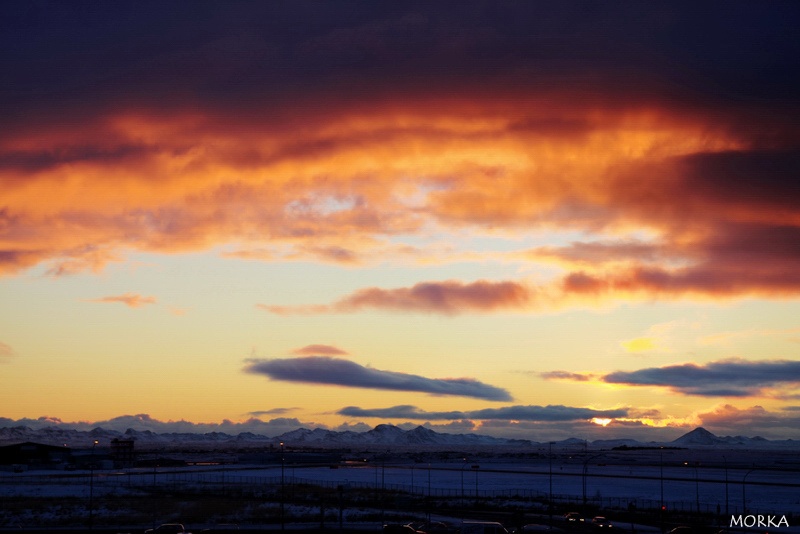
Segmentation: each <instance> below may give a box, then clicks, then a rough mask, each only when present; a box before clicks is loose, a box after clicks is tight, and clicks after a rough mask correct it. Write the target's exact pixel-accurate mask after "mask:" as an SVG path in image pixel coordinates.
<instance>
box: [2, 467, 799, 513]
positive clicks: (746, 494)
mask: <svg viewBox="0 0 800 534" xmlns="http://www.w3.org/2000/svg"><path fill="white" fill-rule="evenodd" d="M671 454H672V456H675V455H677V454H678V453H677V452H675V453H672V452H671ZM651 459H652V458H651ZM610 460H611V458H609V457H592V456H589V457H587V459H584V458H583V457H576V458H569V457H565V458H558V459H555V460H554V461H552V462H551V460H550V459H549V458H538V459H535V460H526V461H522V460H514V461H512V460H508V459H502V458H480V459H475V460H470V459H466V460H463V459H458V460H449V461H435V462H431V463H413V462H411V461H409V460H399V461H388V460H387V461H383V462H372V463H357V462H356V463H351V464H343V465H339V466H337V468H335V469H333V468H331V467H330V466H321V467H320V466H315V467H304V466H300V465H294V464H291V463H286V464H285V465H284V466H283V468H282V467H281V466H280V465H270V466H263V465H261V466H258V465H249V466H248V465H233V466H214V467H202V468H201V467H193V468H189V467H187V468H156V469H129V470H116V471H104V470H95V471H94V478H93V480H92V481H91V484H90V477H89V472H86V471H74V472H69V473H67V472H64V471H58V472H43V471H29V472H26V473H13V474H11V473H8V474H4V475H2V476H1V477H0V481H2V483H1V484H0V496H2V497H14V496H17V497H22V496H24V497H30V498H35V497H48V496H49V497H59V496H72V497H75V496H81V495H83V496H84V497H86V498H89V494H90V493H91V494H92V495H93V496H94V497H100V496H102V495H104V494H106V493H109V492H112V493H114V494H116V495H125V494H126V492H129V493H131V494H136V493H137V492H140V490H137V489H136V488H147V487H149V486H154V485H161V484H173V485H175V484H218V485H220V486H222V485H227V486H228V487H232V486H238V485H242V486H247V485H251V486H252V485H260V486H268V485H274V484H277V483H279V482H280V479H281V476H282V473H283V481H284V483H285V484H294V483H311V484H322V485H327V486H331V487H338V486H342V487H343V488H345V489H347V488H350V487H353V488H356V487H358V488H363V487H373V488H375V487H377V488H383V489H387V490H396V491H401V492H405V493H409V494H411V495H416V496H419V497H422V496H428V495H431V496H434V497H449V498H451V499H454V500H458V499H462V500H465V501H471V500H474V499H475V498H476V495H477V497H478V498H480V499H485V498H491V497H503V496H507V497H508V496H514V495H520V496H522V497H536V496H539V497H548V496H550V495H552V496H553V498H554V499H555V500H556V502H575V503H581V502H583V500H584V499H588V500H589V501H593V502H597V503H598V504H600V505H602V506H611V507H615V508H624V507H626V506H628V505H629V504H630V503H634V504H635V506H637V507H638V508H640V509H644V508H656V507H658V506H660V504H661V503H662V502H663V503H664V504H665V505H666V506H667V508H668V509H675V510H688V511H694V510H696V509H697V507H698V505H699V508H700V510H701V511H703V512H709V513H715V512H719V513H722V514H724V513H725V511H726V509H727V510H728V512H729V513H731V514H734V513H737V514H738V513H743V511H744V510H745V509H746V510H747V511H748V513H769V514H779V515H788V514H794V515H800V477H799V476H798V474H799V473H798V471H797V468H796V466H788V467H786V468H784V469H781V468H780V467H777V468H776V467H775V466H771V467H769V468H753V467H749V466H746V465H741V462H739V464H736V465H733V464H732V465H730V466H728V467H727V468H726V467H725V464H720V463H717V464H715V465H707V464H706V463H705V462H700V463H699V464H698V463H696V462H689V461H687V462H686V463H685V464H684V463H680V462H679V461H676V459H675V458H674V457H671V458H670V459H669V461H668V462H640V461H632V462H630V463H627V464H623V463H611V462H610ZM726 462H727V460H726Z"/></svg>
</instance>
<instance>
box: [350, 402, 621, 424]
mask: <svg viewBox="0 0 800 534" xmlns="http://www.w3.org/2000/svg"><path fill="white" fill-rule="evenodd" d="M337 413H338V414H339V415H346V416H349V417H378V418H405V419H422V420H441V419H450V420H456V419H481V420H514V421H549V422H555V421H579V420H589V419H592V418H594V417H604V418H605V417H607V418H615V417H626V416H627V415H628V410H627V409H622V408H620V409H614V410H593V409H591V408H576V407H572V406H561V405H548V406H505V407H503V408H485V409H482V410H471V411H464V412H461V411H450V412H428V411H425V410H420V409H419V408H417V407H416V406H409V405H400V406H393V407H391V408H371V409H368V408H359V407H358V406H347V407H345V408H342V409H341V410H339V411H338V412H337Z"/></svg>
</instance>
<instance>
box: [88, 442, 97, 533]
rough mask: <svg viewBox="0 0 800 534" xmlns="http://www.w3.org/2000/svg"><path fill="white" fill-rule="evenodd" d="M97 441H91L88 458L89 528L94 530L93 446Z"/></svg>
mask: <svg viewBox="0 0 800 534" xmlns="http://www.w3.org/2000/svg"><path fill="white" fill-rule="evenodd" d="M97 443H98V441H97V440H94V442H93V443H92V454H91V458H90V459H89V530H90V531H92V530H94V502H93V501H94V448H95V447H96V446H97Z"/></svg>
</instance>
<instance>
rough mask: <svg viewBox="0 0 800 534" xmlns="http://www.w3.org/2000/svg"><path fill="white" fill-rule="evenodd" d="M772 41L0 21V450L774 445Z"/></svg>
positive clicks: (714, 24) (782, 306)
mask: <svg viewBox="0 0 800 534" xmlns="http://www.w3.org/2000/svg"><path fill="white" fill-rule="evenodd" d="M799 27H800V4H798V3H796V2H781V1H776V2H769V3H763V2H737V1H734V2H702V3H695V2H691V3H689V2H614V3H607V2H505V1H499V2H497V1H492V2H474V1H467V2H448V1H443V2H433V3H431V2H414V1H409V2H392V3H389V2H387V3H376V2H362V1H347V2H339V1H336V2H310V1H305V0H303V1H292V2H280V1H279V2H235V1H234V2H190V3H188V2H162V1H159V2H149V1H137V2H126V1H122V2H67V3H64V2H45V1H30V2H28V1H26V2H14V1H12V2H3V3H2V5H0V64H2V75H0V124H2V128H0V424H2V426H12V425H28V426H34V427H37V426H43V425H56V426H62V427H87V428H89V427H92V426H104V427H106V428H118V429H121V430H124V429H125V428H135V429H151V430H154V431H168V430H181V431H195V432H206V431H212V430H218V431H227V432H233V433H236V432H242V431H253V432H258V433H263V434H266V435H270V436H274V435H278V434H280V433H282V432H285V431H289V430H293V429H295V428H298V427H306V428H318V427H319V428H329V429H334V430H343V429H349V430H365V429H369V428H372V427H374V426H375V425H377V424H381V423H391V424H396V425H400V426H402V427H403V428H411V427H414V426H417V425H425V426H428V427H430V428H432V429H434V430H437V431H440V432H455V433H470V432H474V433H481V434H489V435H494V436H499V437H514V438H524V439H531V440H534V441H547V440H554V439H564V438H568V437H577V438H581V439H604V438H633V439H640V440H659V439H674V438H677V437H678V436H680V435H682V434H683V433H685V432H687V431H689V430H691V429H693V428H695V427H697V426H703V427H705V428H706V429H708V430H710V431H712V432H714V433H715V434H717V435H748V436H755V435H760V436H763V437H766V438H768V439H786V438H792V439H800V358H799V357H798V355H799V354H800V201H799V200H798V199H800V180H799V179H798V178H800V122H798V120H797V117H798V116H800V31H798V28H799Z"/></svg>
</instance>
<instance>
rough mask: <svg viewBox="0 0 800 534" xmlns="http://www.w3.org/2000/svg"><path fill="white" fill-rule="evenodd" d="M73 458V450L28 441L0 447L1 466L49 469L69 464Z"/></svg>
mask: <svg viewBox="0 0 800 534" xmlns="http://www.w3.org/2000/svg"><path fill="white" fill-rule="evenodd" d="M71 458H72V449H70V448H69V447H66V446H65V447H58V446H56V445H45V444H43V443H33V442H31V441H26V442H24V443H15V444H14V445H5V446H3V447H0V465H7V466H12V465H18V466H22V465H24V466H26V467H28V468H47V467H55V466H58V465H61V464H65V463H68V462H69V461H70V459H71Z"/></svg>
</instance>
